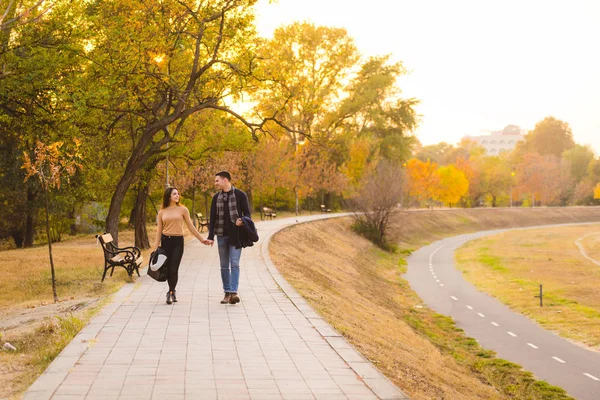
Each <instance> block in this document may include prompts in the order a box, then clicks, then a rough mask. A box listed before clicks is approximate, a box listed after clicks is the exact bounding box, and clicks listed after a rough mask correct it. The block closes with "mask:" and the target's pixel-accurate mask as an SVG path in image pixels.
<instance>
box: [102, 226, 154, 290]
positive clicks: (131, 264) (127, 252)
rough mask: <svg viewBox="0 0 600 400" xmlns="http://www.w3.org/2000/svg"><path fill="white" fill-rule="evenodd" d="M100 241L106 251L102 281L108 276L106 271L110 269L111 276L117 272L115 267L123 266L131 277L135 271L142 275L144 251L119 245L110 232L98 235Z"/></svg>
mask: <svg viewBox="0 0 600 400" xmlns="http://www.w3.org/2000/svg"><path fill="white" fill-rule="evenodd" d="M96 238H98V241H99V242H100V244H101V245H102V250H103V251H104V273H103V274H102V281H101V282H104V278H105V277H106V272H107V271H108V270H109V269H110V270H111V271H110V276H112V275H113V272H115V267H123V268H125V271H127V274H128V275H129V277H132V276H133V271H135V272H137V274H138V276H140V266H141V265H142V262H143V261H144V257H143V256H142V252H141V251H140V249H138V248H137V247H133V246H131V247H117V246H115V244H114V242H113V237H112V235H111V234H110V233H105V234H103V235H96Z"/></svg>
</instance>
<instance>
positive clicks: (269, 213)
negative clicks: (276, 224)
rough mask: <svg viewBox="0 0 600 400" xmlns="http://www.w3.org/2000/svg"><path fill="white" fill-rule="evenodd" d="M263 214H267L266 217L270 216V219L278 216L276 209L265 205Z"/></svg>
mask: <svg viewBox="0 0 600 400" xmlns="http://www.w3.org/2000/svg"><path fill="white" fill-rule="evenodd" d="M263 215H264V216H265V218H268V219H273V218H277V213H276V212H275V211H273V209H272V208H269V207H263Z"/></svg>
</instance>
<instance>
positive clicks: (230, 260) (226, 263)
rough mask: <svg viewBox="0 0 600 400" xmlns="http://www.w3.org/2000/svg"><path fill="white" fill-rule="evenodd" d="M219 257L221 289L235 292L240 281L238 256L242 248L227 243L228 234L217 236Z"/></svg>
mask: <svg viewBox="0 0 600 400" xmlns="http://www.w3.org/2000/svg"><path fill="white" fill-rule="evenodd" d="M217 244H218V246H219V259H220V260H221V280H222V281H223V291H224V292H226V293H237V291H238V284H239V282H240V257H241V255H242V249H236V248H235V246H232V245H230V244H229V236H217Z"/></svg>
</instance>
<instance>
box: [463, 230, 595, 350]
mask: <svg viewBox="0 0 600 400" xmlns="http://www.w3.org/2000/svg"><path fill="white" fill-rule="evenodd" d="M588 235H590V236H588ZM578 239H581V241H580V244H581V246H583V247H584V249H585V252H586V253H587V254H588V255H589V256H590V257H592V258H594V256H595V257H596V259H597V260H600V251H598V243H599V242H600V224H599V225H584V226H574V227H561V228H546V229H534V230H524V231H511V232H505V233H502V234H499V235H494V236H491V237H487V238H482V239H479V240H476V241H473V242H469V243H467V244H465V245H464V246H463V247H461V248H460V249H459V250H458V251H457V252H456V260H457V266H458V267H459V269H461V270H462V271H463V274H464V277H465V278H466V279H468V280H469V281H471V282H473V283H474V284H475V286H476V287H477V288H478V289H479V290H481V291H483V292H486V293H488V294H490V295H491V296H494V297H496V298H498V299H499V300H501V301H502V302H504V303H505V304H507V305H508V306H509V307H511V308H513V309H514V310H516V311H517V312H520V313H522V314H524V315H527V316H528V317H530V318H532V319H534V320H535V321H537V322H538V323H539V324H540V325H541V326H543V327H544V328H546V329H548V330H552V331H554V332H556V333H558V334H559V335H561V336H563V337H566V338H569V339H571V340H574V341H576V342H579V343H582V344H584V345H587V346H589V347H592V348H594V349H596V350H600V291H599V290H598V288H599V287H600V267H599V266H598V265H596V264H594V263H593V262H592V261H590V260H588V259H587V258H585V257H584V256H583V255H582V253H581V252H580V250H579V248H578V247H577V245H576V244H575V242H576V241H577V240H578ZM540 284H542V285H543V289H544V293H543V298H544V304H543V307H540V306H539V300H538V299H535V298H534V297H533V296H534V295H537V294H538V293H539V285H540Z"/></svg>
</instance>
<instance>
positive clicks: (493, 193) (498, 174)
mask: <svg viewBox="0 0 600 400" xmlns="http://www.w3.org/2000/svg"><path fill="white" fill-rule="evenodd" d="M484 171H485V172H484V174H483V175H484V182H485V183H484V187H485V193H486V194H487V195H489V196H490V197H491V198H492V207H497V206H498V198H499V197H500V196H502V195H504V194H506V193H507V192H509V191H510V189H511V185H512V183H513V182H512V179H513V176H512V169H511V168H509V167H508V159H507V158H505V157H501V156H493V157H486V158H485V159H484Z"/></svg>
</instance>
